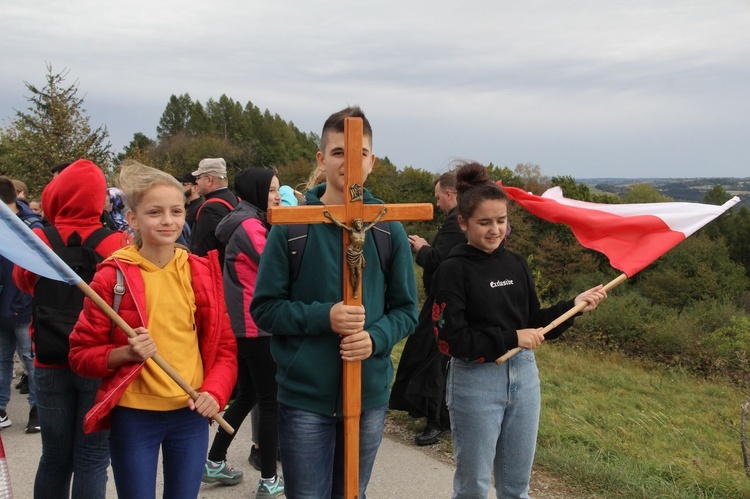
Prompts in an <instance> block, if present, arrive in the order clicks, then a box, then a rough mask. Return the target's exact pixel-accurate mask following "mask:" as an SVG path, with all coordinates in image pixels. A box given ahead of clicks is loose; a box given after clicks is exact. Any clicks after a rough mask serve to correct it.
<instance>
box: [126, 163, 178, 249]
mask: <svg viewBox="0 0 750 499" xmlns="http://www.w3.org/2000/svg"><path fill="white" fill-rule="evenodd" d="M117 183H118V186H119V187H120V189H122V192H123V193H124V194H125V206H126V207H127V209H129V210H132V211H133V212H135V209H136V207H137V206H138V205H139V204H140V203H141V201H142V200H143V197H144V196H145V195H146V193H147V192H148V191H149V190H151V189H152V188H154V187H157V186H161V185H164V186H167V187H174V188H175V189H177V190H178V191H180V192H181V193H182V195H183V197H184V195H185V192H184V191H183V189H182V184H181V183H180V182H179V181H178V180H177V179H176V178H174V177H173V176H172V175H170V174H168V173H166V172H163V171H161V170H157V169H156V168H152V167H150V166H146V165H144V164H142V163H139V162H138V161H136V160H134V159H126V160H125V161H123V162H122V163H121V170H120V177H119V179H118V182H117ZM133 241H134V242H135V244H136V246H138V247H139V248H140V247H141V246H142V245H143V240H142V239H141V234H140V233H139V232H138V231H136V233H135V237H134V240H133Z"/></svg>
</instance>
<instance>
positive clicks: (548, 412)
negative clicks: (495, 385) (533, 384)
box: [536, 345, 750, 498]
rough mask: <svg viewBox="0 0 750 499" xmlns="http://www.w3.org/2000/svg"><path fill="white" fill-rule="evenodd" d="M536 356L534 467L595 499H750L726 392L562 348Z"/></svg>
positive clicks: (732, 402) (735, 404) (733, 399)
mask: <svg viewBox="0 0 750 499" xmlns="http://www.w3.org/2000/svg"><path fill="white" fill-rule="evenodd" d="M537 358H538V363H539V370H540V377H541V380H542V418H541V423H540V428H539V439H538V445H537V458H536V466H537V467H539V468H542V469H545V470H546V471H549V472H551V473H552V474H554V475H557V476H559V477H561V478H562V479H563V480H565V481H566V483H569V484H570V485H571V486H573V487H577V488H582V489H584V490H587V491H590V492H591V493H592V494H594V495H596V496H598V497H644V498H645V497H670V498H672V497H673V498H693V497H695V498H708V497H712V498H713V497H716V498H718V497H727V498H738V497H750V478H748V477H747V476H746V475H745V473H744V469H743V465H742V453H741V449H740V437H739V423H740V421H739V419H740V406H741V404H742V402H743V401H744V400H743V397H742V396H741V395H740V394H739V393H738V392H737V391H735V390H733V389H732V388H731V387H730V386H729V385H724V384H722V383H720V382H706V381H699V380H696V379H695V378H694V377H692V376H689V375H685V374H682V373H679V372H674V371H669V370H667V369H666V368H663V367H661V366H656V365H650V364H640V363H638V362H635V361H633V360H631V359H626V358H625V357H620V356H618V355H613V354H606V355H602V354H599V353H596V352H591V351H585V350H575V349H571V348H567V347H565V346H562V345H547V346H543V347H542V348H539V349H537Z"/></svg>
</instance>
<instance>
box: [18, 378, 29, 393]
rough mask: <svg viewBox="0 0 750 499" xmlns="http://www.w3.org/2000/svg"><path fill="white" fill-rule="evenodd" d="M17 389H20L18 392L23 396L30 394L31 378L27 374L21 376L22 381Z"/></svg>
mask: <svg viewBox="0 0 750 499" xmlns="http://www.w3.org/2000/svg"><path fill="white" fill-rule="evenodd" d="M16 388H18V392H19V393H20V394H21V395H25V394H27V393H29V377H28V376H26V375H25V374H24V375H23V376H21V381H19V382H18V384H17V385H16Z"/></svg>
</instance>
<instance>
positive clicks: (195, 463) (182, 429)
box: [109, 407, 209, 499]
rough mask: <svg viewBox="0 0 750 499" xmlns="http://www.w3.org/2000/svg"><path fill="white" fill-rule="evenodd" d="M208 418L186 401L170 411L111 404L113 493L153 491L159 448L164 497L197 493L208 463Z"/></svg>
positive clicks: (124, 498)
mask: <svg viewBox="0 0 750 499" xmlns="http://www.w3.org/2000/svg"><path fill="white" fill-rule="evenodd" d="M208 423H209V421H208V420H207V419H206V418H204V417H203V416H201V415H200V414H198V413H197V412H194V411H191V410H190V409H188V408H187V407H186V408H184V409H178V410H174V411H145V410H141V409H130V408H127V407H115V408H114V409H113V410H112V425H111V427H110V439H109V441H110V447H111V449H112V471H113V472H114V475H115V486H116V487H117V497H119V498H120V499H130V498H132V499H145V498H149V497H155V495H156V468H157V464H158V459H159V449H160V448H161V453H162V465H163V471H164V494H163V497H165V498H174V499H185V498H190V497H198V492H199V490H200V486H201V478H202V477H203V468H204V466H205V465H206V451H207V450H208Z"/></svg>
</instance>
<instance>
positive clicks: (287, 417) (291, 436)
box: [279, 403, 388, 499]
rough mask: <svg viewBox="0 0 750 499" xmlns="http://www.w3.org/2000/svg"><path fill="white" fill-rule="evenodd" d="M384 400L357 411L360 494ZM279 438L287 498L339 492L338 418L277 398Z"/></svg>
mask: <svg viewBox="0 0 750 499" xmlns="http://www.w3.org/2000/svg"><path fill="white" fill-rule="evenodd" d="M387 407H388V406H386V405H383V406H381V407H376V408H374V409H369V410H366V411H363V412H362V415H361V416H360V420H359V497H361V498H362V499H366V497H367V496H366V495H365V489H367V483H368V482H369V481H370V474H371V473H372V466H373V464H374V463H375V455H376V454H377V453H378V447H380V441H381V440H382V438H383V426H384V425H385V414H386V409H387ZM279 441H280V444H281V456H282V459H281V466H282V468H283V469H284V489H285V490H284V492H285V494H286V497H287V499H298V498H306V499H324V498H328V497H335V498H343V497H344V424H343V418H342V417H337V416H324V415H321V414H315V413H313V412H308V411H303V410H302V409H295V408H294V407H289V406H288V405H284V404H281V403H280V404H279Z"/></svg>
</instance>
